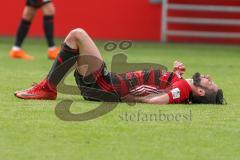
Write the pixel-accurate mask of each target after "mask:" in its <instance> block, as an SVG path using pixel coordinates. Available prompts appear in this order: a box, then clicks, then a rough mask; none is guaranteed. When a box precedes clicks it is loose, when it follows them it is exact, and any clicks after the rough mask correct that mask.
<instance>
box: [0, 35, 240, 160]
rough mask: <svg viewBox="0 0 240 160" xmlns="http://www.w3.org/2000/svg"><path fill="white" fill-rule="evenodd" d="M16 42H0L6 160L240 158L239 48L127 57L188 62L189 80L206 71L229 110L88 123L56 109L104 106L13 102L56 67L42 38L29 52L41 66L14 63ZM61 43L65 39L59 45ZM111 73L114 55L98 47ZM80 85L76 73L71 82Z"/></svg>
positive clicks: (197, 109) (137, 46) (152, 49)
mask: <svg viewBox="0 0 240 160" xmlns="http://www.w3.org/2000/svg"><path fill="white" fill-rule="evenodd" d="M12 43H13V39H12V38H0V53H1V55H0V77H1V84H0V99H1V102H0V114H1V115H0V126H1V130H0V159H2V160H3V159H4V160H26V159H34V160H42V159H45V160H54V159H56V160H79V159H81V160H92V159H98V160H100V159H101V160H127V159H129V160H135V159H136V160H142V159H146V160H155V159H158V160H159V159H161V160H166V159H169V160H193V159H194V160H203V159H211V160H212V159H216V160H223V159H227V160H233V159H236V160H237V159H240V109H239V108H240V97H239V95H240V94H239V93H240V85H239V79H240V74H239V73H240V72H239V69H240V63H239V60H240V46H236V45H235V46H232V45H207V44H159V43H134V45H133V47H132V48H131V49H129V50H127V51H126V52H125V53H126V54H127V55H128V62H129V63H133V62H135V63H141V62H152V63H160V64H164V65H166V66H168V67H169V68H171V66H172V63H173V61H174V60H180V61H182V62H184V63H185V65H186V68H187V72H186V75H185V77H190V76H191V75H192V74H193V73H194V72H195V71H199V72H202V73H208V74H210V75H211V76H212V78H213V79H214V80H215V82H216V83H217V84H218V85H219V86H221V88H222V89H223V91H224V94H225V98H226V100H227V102H228V105H224V106H214V105H165V106H158V105H147V104H137V105H135V106H129V105H127V104H125V103H122V104H118V106H117V108H116V109H115V110H113V111H112V112H109V113H108V114H106V115H104V116H102V117H99V118H97V119H94V120H91V121H86V122H69V121H62V120H60V119H59V118H58V117H57V116H56V115H55V112H54V108H55V106H56V104H57V103H59V102H61V101H62V100H65V99H72V100H74V103H73V106H72V108H71V111H72V112H74V113H79V112H85V111H88V110H91V109H93V108H95V107H97V105H98V104H99V103H93V102H86V101H83V99H82V97H80V96H73V95H64V94H59V95H58V99H57V100H56V101H26V100H20V99H17V98H15V97H14V96H13V93H14V91H16V90H20V89H25V88H27V87H29V86H30V85H31V83H32V82H38V81H40V80H41V79H42V78H43V77H44V76H45V75H46V74H47V73H48V70H49V68H50V66H51V64H52V61H50V60H48V59H47V55H46V54H47V53H46V51H47V47H46V42H45V41H44V40H43V39H27V40H26V42H25V44H24V48H25V50H27V51H28V53H29V54H31V55H34V56H35V57H36V60H35V61H22V60H12V59H10V58H9V57H8V51H9V49H10V48H11V45H12ZM58 44H60V40H59V41H58ZM97 44H98V47H99V48H100V50H101V52H102V53H103V57H104V59H105V60H106V63H107V65H108V68H109V67H110V64H111V59H112V56H113V55H114V54H116V53H118V52H122V51H121V50H119V49H118V50H116V51H114V52H106V51H104V49H103V46H104V43H103V42H98V43H97ZM67 81H68V83H69V84H75V83H74V79H73V76H72V74H71V75H69V77H68V78H67ZM159 112H160V113H162V114H165V115H175V116H176V115H177V114H182V115H183V114H185V115H186V116H188V117H185V118H182V119H181V120H180V121H177V120H166V119H165V120H164V119H162V120H158V121H157V120H149V119H147V120H146V119H145V120H146V121H145V120H144V119H141V118H140V119H136V117H135V119H129V117H128V118H127V117H124V116H125V115H126V114H128V115H129V116H131V115H135V116H136V115H138V113H141V114H142V116H144V115H150V114H154V113H159Z"/></svg>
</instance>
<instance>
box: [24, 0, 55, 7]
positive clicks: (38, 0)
mask: <svg viewBox="0 0 240 160" xmlns="http://www.w3.org/2000/svg"><path fill="white" fill-rule="evenodd" d="M49 2H52V0H27V2H26V5H27V6H31V7H34V8H40V7H42V6H43V5H45V4H47V3H49Z"/></svg>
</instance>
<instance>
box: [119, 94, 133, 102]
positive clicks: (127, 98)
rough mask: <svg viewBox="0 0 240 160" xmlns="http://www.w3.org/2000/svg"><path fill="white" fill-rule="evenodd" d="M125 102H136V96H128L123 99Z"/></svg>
mask: <svg viewBox="0 0 240 160" xmlns="http://www.w3.org/2000/svg"><path fill="white" fill-rule="evenodd" d="M121 100H122V101H123V102H135V96H134V95H132V94H128V95H126V96H124V97H122V98H121Z"/></svg>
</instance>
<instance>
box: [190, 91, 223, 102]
mask: <svg viewBox="0 0 240 160" xmlns="http://www.w3.org/2000/svg"><path fill="white" fill-rule="evenodd" d="M191 102H192V103H193V104H224V98H223V91H222V90H221V89H219V90H218V91H217V92H214V91H211V90H208V89H205V95H204V96H195V95H193V96H192V100H191Z"/></svg>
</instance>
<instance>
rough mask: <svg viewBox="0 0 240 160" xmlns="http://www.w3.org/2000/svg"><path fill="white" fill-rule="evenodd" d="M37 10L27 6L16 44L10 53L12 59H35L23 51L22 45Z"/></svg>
mask: <svg viewBox="0 0 240 160" xmlns="http://www.w3.org/2000/svg"><path fill="white" fill-rule="evenodd" d="M36 10H37V9H36V8H34V7H31V6H28V5H26V6H25V7H24V10H23V15H22V20H21V22H20V24H19V27H18V31H17V35H16V40H15V44H14V46H13V47H12V50H11V51H10V57H12V58H21V59H26V60H31V59H33V57H32V56H29V55H27V54H26V52H25V51H23V50H22V49H21V46H22V43H23V41H24V39H25V38H26V36H27V34H28V31H29V29H30V26H31V22H32V19H33V18H34V16H35V13H36Z"/></svg>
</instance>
